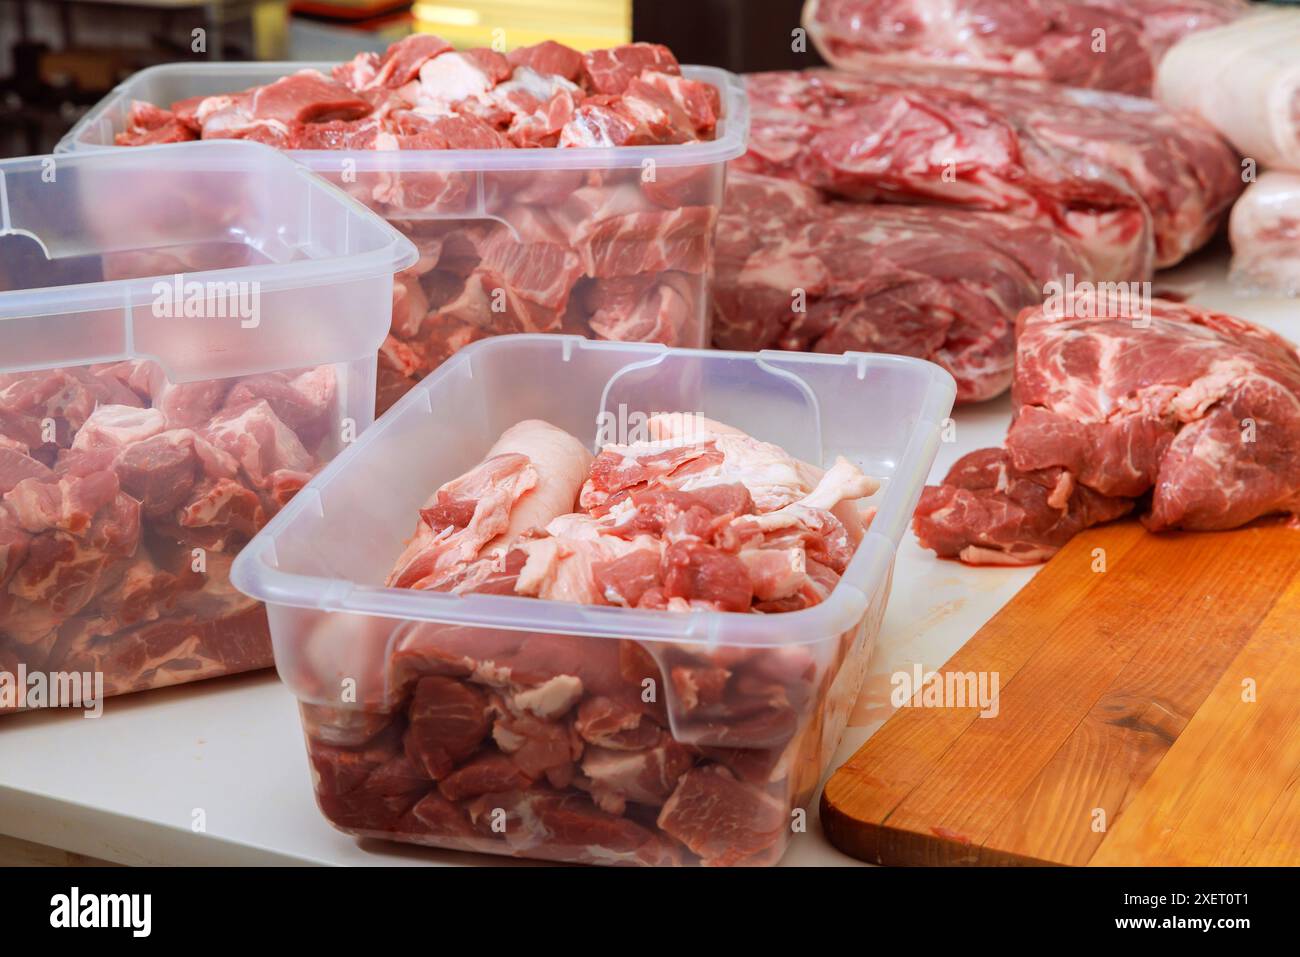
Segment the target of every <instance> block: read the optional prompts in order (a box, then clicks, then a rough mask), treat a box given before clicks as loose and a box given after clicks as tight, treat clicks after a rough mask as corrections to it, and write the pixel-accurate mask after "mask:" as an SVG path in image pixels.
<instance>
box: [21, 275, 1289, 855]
mask: <svg viewBox="0 0 1300 957" xmlns="http://www.w3.org/2000/svg"><path fill="white" fill-rule="evenodd" d="M1225 265H1226V260H1225V257H1224V255H1223V253H1222V252H1216V253H1211V254H1207V255H1203V256H1201V257H1198V259H1197V260H1195V261H1194V262H1193V263H1191V264H1189V265H1185V266H1183V267H1181V268H1179V269H1178V270H1175V271H1173V272H1170V273H1166V274H1162V275H1161V277H1160V281H1159V282H1157V284H1156V287H1157V291H1159V290H1160V289H1170V288H1176V289H1179V290H1182V291H1184V292H1186V293H1187V294H1188V295H1189V297H1190V298H1191V299H1193V300H1195V301H1196V302H1198V303H1201V304H1203V305H1206V306H1208V307H1210V308H1216V309H1221V310H1223V311H1225V312H1232V313H1234V314H1236V315H1240V316H1242V317H1244V318H1248V319H1253V320H1254V321H1256V322H1259V323H1260V324H1262V325H1267V326H1269V327H1271V328H1273V329H1275V330H1277V331H1279V332H1282V333H1283V334H1285V335H1288V336H1289V337H1290V338H1293V339H1300V300H1242V299H1238V298H1236V297H1235V296H1233V295H1232V293H1231V292H1230V290H1228V288H1227V286H1226V284H1225V283H1224V282H1223V279H1222V276H1223V273H1224V268H1225ZM1009 410H1010V403H1009V400H1008V398H1007V397H1006V396H1003V397H1002V398H1001V399H997V400H994V401H992V402H989V403H984V404H982V405H980V406H975V407H968V408H961V409H958V411H957V412H956V414H955V416H954V418H955V420H956V423H957V428H956V441H955V442H953V443H952V444H950V445H944V446H942V447H941V448H940V451H939V456H938V459H937V460H936V462H935V466H934V470H933V472H932V476H931V477H932V480H934V479H937V478H939V477H942V475H943V474H944V473H945V472H946V471H947V469H948V467H949V466H950V465H951V464H952V462H953V461H954V460H956V459H957V458H958V457H959V456H961V455H963V454H965V453H966V452H968V451H971V450H973V449H976V448H981V447H984V446H989V445H998V444H1000V443H1001V440H1002V437H1003V435H1004V434H1005V431H1006V426H1007V423H1008V419H1009ZM1036 570H1037V569H1036V568H1018V569H1017V568H982V569H974V568H967V567H965V566H962V565H959V564H956V563H953V562H943V561H938V560H936V559H935V558H934V556H933V555H931V554H930V553H928V552H925V551H922V549H921V548H920V547H919V546H918V545H917V543H916V540H915V538H913V537H912V536H911V535H910V534H909V535H906V536H905V537H904V540H903V543H902V545H901V547H900V548H899V552H898V560H897V565H896V568H895V573H894V587H893V593H892V595H891V596H890V600H889V607H888V610H887V611H886V614H885V620H884V626H883V628H882V630H881V633H880V637H879V640H878V641H877V645H876V649H875V652H874V654H873V656H872V660H871V668H870V672H869V674H868V676H867V678H866V681H865V683H864V685H863V690H862V694H861V696H860V698H859V700H858V703H857V707H856V708H855V710H854V713H853V715H852V717H851V718H850V722H849V724H850V727H849V729H848V731H847V732H846V734H845V736H844V740H843V742H842V743H841V745H840V748H839V751H838V752H837V753H836V756H835V760H834V761H833V766H835V767H838V766H839V765H840V764H841V763H843V762H844V761H845V760H846V759H847V758H848V757H849V756H850V755H851V754H852V753H853V752H854V751H855V750H857V748H859V747H860V746H861V745H862V743H863V742H864V741H865V740H866V739H867V738H868V737H869V736H870V734H871V733H872V732H873V731H875V730H876V728H878V727H879V726H880V725H881V724H883V723H884V721H885V719H886V718H887V717H888V716H889V714H890V711H891V706H890V704H889V691H890V680H889V676H890V675H891V674H893V673H894V672H896V671H899V670H909V669H911V667H912V666H913V665H914V664H916V663H920V664H921V665H922V666H923V667H925V668H926V669H934V668H937V667H938V666H939V665H941V664H943V662H944V661H946V660H947V659H948V658H949V657H950V656H951V655H952V654H953V652H955V651H956V650H957V649H958V648H959V647H961V645H962V644H963V643H964V642H965V641H966V640H967V639H968V638H970V636H971V635H973V634H974V633H975V632H976V631H977V630H978V629H979V628H980V626H981V625H983V624H984V623H985V622H986V621H988V619H989V618H990V617H992V615H993V614H994V613H995V612H996V611H997V610H998V609H999V608H1001V607H1002V606H1003V605H1004V604H1005V603H1006V602H1007V601H1008V600H1009V599H1010V598H1011V596H1012V595H1014V594H1015V593H1016V592H1017V591H1018V590H1019V589H1020V588H1021V587H1022V586H1023V585H1024V583H1025V582H1027V581H1028V580H1029V578H1030V577H1031V576H1032V575H1033V573H1034V572H1035V571H1036ZM198 818H201V821H199V822H198V823H196V819H198ZM200 824H201V825H202V826H201V827H200ZM0 834H6V835H9V836H11V837H16V838H20V839H22V840H26V841H32V842H36V843H39V844H45V845H50V846H52V847H57V848H60V849H62V850H66V851H72V852H76V853H80V854H86V855H89V856H91V857H97V858H102V859H105V860H109V861H115V862H119V863H123V864H172V865H176V864H224V865H229V864H343V865H346V864H402V865H418V864H446V865H466V864H515V863H518V862H515V861H511V860H509V859H505V858H496V857H483V856H478V855H470V854H461V853H456V852H450V851H448V852H439V851H430V850H427V849H423V848H411V847H406V846H403V845H399V844H390V843H387V842H381V841H356V840H354V839H353V838H351V837H348V836H347V835H344V834H342V833H340V832H338V831H335V830H334V829H333V828H332V827H330V826H329V824H327V823H326V821H325V819H324V818H323V817H322V816H321V815H320V813H319V811H318V810H317V809H316V805H315V800H314V798H313V796H312V788H311V779H310V777H309V774H308V767H307V756H306V750H305V748H304V745H303V740H302V731H301V725H300V723H299V721H298V713H297V708H296V705H295V702H294V700H293V697H292V695H291V694H290V693H289V691H288V690H287V689H285V688H284V687H283V686H281V685H280V683H279V681H278V680H277V679H276V677H275V675H274V674H273V673H270V672H264V673H259V674H254V675H242V676H236V677H232V678H225V679H219V680H216V681H209V682H204V683H201V684H196V685H190V686H182V687H180V688H174V689H167V690H163V691H155V692H149V693H145V694H138V695H130V696H127V697H123V698H111V699H109V700H108V701H107V702H106V704H105V708H104V714H103V716H102V717H100V718H99V719H96V720H87V719H85V718H83V717H81V715H80V713H79V712H77V713H69V712H37V713H30V714H20V715H13V716H8V717H3V718H0ZM856 863H858V862H856V861H854V860H853V859H851V858H849V857H847V856H845V855H843V854H841V853H839V852H838V851H836V850H835V849H834V848H833V847H831V846H830V845H829V843H828V842H827V841H826V839H825V838H824V837H823V836H822V834H821V830H820V828H819V827H818V826H817V825H816V824H815V823H814V824H812V825H811V826H810V828H809V832H808V833H807V834H803V835H796V836H795V838H794V841H793V844H792V846H791V849H790V851H789V852H788V853H787V854H786V856H785V858H784V860H783V861H782V864H783V866H810V865H824V864H856Z"/></svg>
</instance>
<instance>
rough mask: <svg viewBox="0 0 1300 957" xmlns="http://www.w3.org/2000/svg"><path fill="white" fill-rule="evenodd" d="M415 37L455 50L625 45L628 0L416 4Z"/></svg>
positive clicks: (629, 14) (629, 23)
mask: <svg viewBox="0 0 1300 957" xmlns="http://www.w3.org/2000/svg"><path fill="white" fill-rule="evenodd" d="M411 12H412V13H413V14H414V15H415V29H416V32H418V33H436V34H437V35H438V36H440V37H443V38H444V39H445V40H447V41H448V42H450V43H452V44H454V45H456V46H457V47H462V48H464V47H480V46H481V47H492V48H493V49H495V50H500V51H502V52H504V51H506V50H513V49H514V48H515V47H521V46H528V45H529V44H532V43H540V42H541V41H543V40H558V41H559V42H560V43H564V44H567V45H569V46H571V47H573V48H574V49H577V50H594V49H598V48H600V47H609V46H616V45H618V44H620V43H627V42H629V41H630V40H631V38H632V2H631V0H545V2H541V3H539V2H538V0H477V2H464V3H456V2H454V0H453V2H446V0H444V2H441V3H433V2H430V3H416V4H415V5H414V6H413V7H412V8H411Z"/></svg>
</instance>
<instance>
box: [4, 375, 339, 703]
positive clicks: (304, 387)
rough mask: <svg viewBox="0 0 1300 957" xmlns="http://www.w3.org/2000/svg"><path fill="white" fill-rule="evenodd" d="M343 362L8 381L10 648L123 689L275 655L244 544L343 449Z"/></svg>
mask: <svg viewBox="0 0 1300 957" xmlns="http://www.w3.org/2000/svg"><path fill="white" fill-rule="evenodd" d="M336 398H337V397H336V385H335V376H334V370H333V369H332V368H331V367H320V368H317V369H312V370H307V371H305V372H301V373H288V372H277V373H267V374H262V375H252V376H245V377H242V378H236V379H220V380H205V381H199V382H187V383H172V382H169V381H168V380H167V378H166V377H165V376H164V375H163V373H162V370H161V369H160V368H158V367H157V366H155V365H153V364H152V363H148V362H135V361H124V362H118V363H111V364H105V365H98V366H85V367H72V368H66V369H56V370H49V371H43V372H28V373H12V374H7V375H4V376H0V654H3V655H4V656H5V657H6V658H12V659H13V660H14V661H15V662H17V663H21V664H23V665H25V666H26V667H27V668H28V669H29V670H31V671H35V670H38V669H39V670H44V671H48V672H63V671H70V672H102V673H103V675H104V693H105V694H110V695H111V694H123V693H127V692H132V691H140V690H144V689H147V688H156V687H163V686H166V685H170V684H176V683H179V682H188V681H194V680H198V679H200V678H207V677H213V676H216V675H224V674H232V673H235V672H240V671H247V670H250V669H254V668H265V667H269V666H270V665H271V663H272V657H271V645H270V635H269V632H268V630H267V623H266V612H265V610H264V609H263V607H262V606H261V604H259V603H258V602H256V601H254V600H252V599H250V598H247V597H245V596H244V595H242V594H240V593H239V592H237V591H236V590H235V589H234V588H232V587H231V585H230V582H229V569H230V563H231V561H232V559H233V557H234V554H235V553H236V552H237V551H238V550H239V548H240V547H241V546H242V545H243V544H244V543H245V542H247V541H248V540H249V539H250V538H251V537H252V536H253V534H254V533H256V532H257V530H258V529H259V528H261V527H262V525H264V524H265V523H266V521H267V520H268V519H269V518H270V517H271V516H272V515H274V514H275V513H276V512H277V511H278V510H279V508H280V507H281V506H282V505H283V504H284V503H285V502H286V501H288V499H289V498H290V497H291V496H292V495H293V493H294V492H296V491H297V490H298V489H299V488H301V487H302V485H303V484H305V483H306V482H307V480H308V479H309V478H310V477H311V475H312V474H313V473H314V472H315V471H316V469H317V468H318V467H319V465H320V464H321V463H322V461H323V458H324V457H327V456H328V455H329V454H332V451H333V449H332V442H333V441H334V438H333V436H332V435H331V434H330V433H331V432H332V431H333V423H334V422H335V420H336V418H337V416H338V409H337V401H336Z"/></svg>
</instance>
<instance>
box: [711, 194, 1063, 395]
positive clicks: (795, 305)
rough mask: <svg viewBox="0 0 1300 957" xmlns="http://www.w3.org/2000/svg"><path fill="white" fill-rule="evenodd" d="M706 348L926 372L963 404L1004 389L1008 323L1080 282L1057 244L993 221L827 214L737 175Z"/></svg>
mask: <svg viewBox="0 0 1300 957" xmlns="http://www.w3.org/2000/svg"><path fill="white" fill-rule="evenodd" d="M716 268H717V275H716V278H715V281H714V288H713V314H714V326H713V341H714V344H715V345H717V346H718V347H720V348H723V349H740V350H757V349H773V348H779V349H792V350H795V351H810V352H847V351H854V350H856V351H863V352H889V353H896V354H900V355H911V356H916V357H918V358H922V359H929V360H930V361H932V362H936V363H938V364H939V365H942V366H943V367H944V368H945V369H947V370H948V371H949V372H951V373H952V374H953V377H954V378H955V379H956V380H957V398H958V400H959V401H965V402H973V401H979V400H981V399H988V398H991V397H992V396H995V395H997V394H998V393H1000V392H1002V391H1004V390H1005V389H1006V388H1007V387H1008V386H1009V385H1010V384H1011V370H1012V363H1013V359H1014V349H1015V345H1014V335H1013V332H1014V328H1013V324H1014V321H1015V316H1016V314H1017V313H1018V312H1019V311H1020V310H1021V309H1023V308H1025V307H1026V306H1029V305H1032V304H1035V303H1038V302H1041V301H1042V298H1043V294H1044V289H1045V288H1046V285H1047V283H1049V282H1053V281H1062V280H1063V279H1064V277H1065V276H1067V275H1071V276H1074V277H1075V278H1076V279H1086V278H1087V277H1088V269H1087V267H1086V266H1085V265H1084V263H1083V261H1082V258H1081V257H1080V256H1079V254H1078V252H1077V251H1076V250H1075V249H1074V247H1073V246H1072V245H1071V244H1070V243H1069V241H1068V240H1066V239H1065V238H1064V237H1063V236H1061V235H1060V234H1059V233H1057V232H1056V231H1054V230H1052V229H1049V228H1047V227H1045V226H1041V225H1039V224H1037V223H1031V222H1027V221H1025V220H1021V219H1016V218H1014V217H1010V216H1001V215H998V214H995V213H979V212H974V211H968V210H948V209H936V208H928V207H912V206H892V205H870V204H857V203H846V202H829V201H827V200H826V199H825V198H824V197H823V196H822V195H821V194H820V193H819V192H818V191H817V190H814V189H812V188H811V187H807V186H803V185H801V184H798V183H794V182H791V181H789V180H782V179H777V178H774V177H768V176H758V175H756V174H753V173H745V172H741V171H738V170H733V171H732V172H731V173H730V175H729V176H728V178H727V204H726V206H725V207H724V208H723V212H722V216H721V219H720V220H719V225H718V254H717V266H716Z"/></svg>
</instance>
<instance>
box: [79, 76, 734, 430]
mask: <svg viewBox="0 0 1300 957" xmlns="http://www.w3.org/2000/svg"><path fill="white" fill-rule="evenodd" d="M305 67H306V68H315V69H318V70H320V71H322V72H325V73H328V72H329V70H330V68H331V67H332V64H325V63H317V64H308V63H193V64H189V63H185V64H181V63H177V64H167V65H164V66H156V67H151V68H149V69H147V70H143V71H141V72H140V73H138V74H136V75H135V76H133V77H131V78H130V79H129V80H127V81H126V82H124V83H122V84H121V85H120V86H118V87H117V88H116V89H115V90H114V91H113V92H112V93H110V94H109V95H108V96H107V97H106V98H105V99H104V100H103V101H101V102H100V103H99V104H98V105H97V106H95V108H94V109H92V110H91V111H90V112H89V113H87V114H86V116H85V117H84V118H83V119H82V120H81V122H79V123H78V124H77V125H76V127H74V128H73V129H72V131H71V132H69V133H68V135H67V136H66V137H64V139H63V141H62V142H61V143H60V144H59V146H58V151H59V152H63V151H69V150H82V149H87V148H103V147H112V146H113V143H114V136H115V135H116V134H117V133H119V132H121V131H122V130H123V129H124V128H125V125H126V123H127V117H128V114H129V111H130V108H131V103H132V101H135V100H141V101H145V102H148V103H153V104H155V105H159V106H168V105H170V104H171V103H173V102H175V101H177V100H181V99H185V98H187V97H192V96H201V95H214V94H218V93H227V92H231V91H236V90H243V89H247V88H249V87H252V86H255V85H261V84H264V83H268V82H271V81H273V80H276V79H278V78H280V77H282V76H285V75H287V74H290V73H293V72H294V71H296V70H300V69H303V68H305ZM682 72H683V74H684V75H685V76H687V77H689V78H691V79H695V80H700V81H703V82H706V83H710V84H712V85H713V86H715V87H716V88H717V89H718V91H719V93H720V97H721V102H722V111H723V115H722V118H721V120H720V122H719V124H718V128H717V133H716V136H715V138H714V139H712V140H710V141H707V142H699V143H685V144H680V145H672V146H648V147H619V148H586V149H498V150H491V149H483V150H401V151H399V150H380V151H374V150H294V151H290V155H291V156H293V158H294V159H296V160H297V161H299V162H300V163H303V164H304V165H306V166H307V167H308V168H310V169H312V170H314V171H315V172H317V173H319V174H320V175H322V176H324V177H326V178H327V179H329V180H330V181H331V182H334V183H335V184H337V185H339V186H340V187H342V188H343V189H345V190H346V191H347V192H349V193H350V194H351V195H353V196H354V197H356V198H357V199H359V200H360V201H361V202H363V203H366V204H367V205H369V206H370V207H371V208H373V209H375V210H376V211H377V212H379V213H380V214H382V215H383V216H384V217H386V218H387V219H388V220H389V221H391V222H392V223H393V224H394V225H396V226H398V227H399V228H400V229H401V230H402V231H403V232H404V233H406V234H407V235H408V236H410V237H411V239H412V240H414V242H415V243H416V245H417V246H418V247H419V249H420V253H421V255H420V260H419V262H418V263H417V264H416V266H415V267H414V268H413V269H410V270H408V271H407V272H405V273H403V274H402V275H401V276H400V277H398V283H397V285H396V286H395V287H394V300H393V320H392V334H391V336H390V337H389V338H388V340H387V341H386V342H385V344H384V348H383V353H382V354H381V356H380V360H379V399H378V406H379V411H380V412H382V411H383V410H384V409H386V408H388V407H389V406H390V405H391V404H392V403H393V402H394V401H396V400H397V399H398V398H399V397H400V396H401V395H402V394H403V393H405V391H406V390H407V389H409V388H410V387H411V386H412V385H413V384H414V383H415V382H416V381H418V380H419V379H420V378H422V377H423V376H425V375H427V374H428V373H429V372H431V371H432V370H433V369H434V368H436V367H437V366H438V364H439V363H441V362H443V361H445V360H446V358H447V357H448V356H449V355H451V354H452V353H453V352H455V350H456V349H458V348H461V347H462V346H464V345H465V344H467V343H469V342H472V341H475V340H477V339H480V338H483V337H485V336H490V335H497V334H501V333H528V332H561V333H571V334H578V335H583V336H588V337H591V338H595V339H611V340H617V341H649V342H660V343H663V344H665V345H671V346H686V347H693V348H701V347H705V346H707V345H708V344H709V316H710V311H709V303H708V274H709V272H710V270H711V267H712V262H713V253H714V246H713V243H714V226H715V223H716V220H717V211H718V209H719V208H720V207H721V205H722V200H723V190H724V176H725V172H726V164H727V161H728V160H730V159H734V158H735V157H737V156H739V155H741V154H742V153H743V152H744V150H745V143H746V137H747V135H748V130H749V108H748V102H747V100H746V97H745V91H744V85H743V84H742V83H741V82H740V80H739V78H737V77H736V76H734V75H732V74H730V73H728V72H727V71H725V70H720V69H716V68H713V67H698V66H686V67H683V68H682ZM117 148H119V149H122V148H128V147H117ZM664 236H670V237H671V242H668V243H660V242H659V239H660V238H662V237H664ZM488 249H491V250H492V256H493V257H494V259H493V260H492V261H494V262H505V261H510V262H512V263H513V266H512V267H511V268H516V269H517V272H515V273H513V276H514V277H515V278H512V274H511V273H510V272H508V270H507V269H503V268H502V269H498V268H495V267H494V268H492V269H484V268H480V267H481V266H482V264H483V262H484V252H485V250H488ZM533 261H535V262H536V263H537V264H539V268H542V269H543V270H544V271H545V272H546V273H547V274H548V276H556V275H560V276H563V278H564V282H562V283H559V284H558V285H557V284H555V283H552V282H550V281H549V279H548V282H547V283H546V284H545V286H546V288H545V290H544V291H543V290H539V289H537V288H529V284H528V283H525V282H524V281H523V280H522V279H521V278H519V277H522V276H523V275H524V274H525V273H528V271H529V263H530V262H533Z"/></svg>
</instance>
